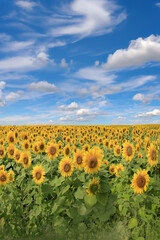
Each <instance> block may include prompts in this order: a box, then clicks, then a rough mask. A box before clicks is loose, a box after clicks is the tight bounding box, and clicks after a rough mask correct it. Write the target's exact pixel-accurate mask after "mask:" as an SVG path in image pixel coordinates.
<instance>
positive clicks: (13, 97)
mask: <svg viewBox="0 0 160 240" xmlns="http://www.w3.org/2000/svg"><path fill="white" fill-rule="evenodd" d="M23 93H24V92H23V91H17V92H10V93H9V94H8V95H6V96H5V99H6V101H10V102H16V101H17V100H18V99H19V98H20V97H21V96H22V94H23Z"/></svg>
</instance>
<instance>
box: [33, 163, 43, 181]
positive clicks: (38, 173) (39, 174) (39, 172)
mask: <svg viewBox="0 0 160 240" xmlns="http://www.w3.org/2000/svg"><path fill="white" fill-rule="evenodd" d="M44 175H45V170H44V169H43V168H42V166H41V165H36V166H35V167H34V168H33V170H32V176H33V180H34V181H35V183H37V184H41V183H42V182H43V181H44V178H45V177H44Z"/></svg>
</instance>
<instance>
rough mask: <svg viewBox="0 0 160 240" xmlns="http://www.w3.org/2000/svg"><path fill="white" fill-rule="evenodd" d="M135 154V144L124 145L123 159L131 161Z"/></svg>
mask: <svg viewBox="0 0 160 240" xmlns="http://www.w3.org/2000/svg"><path fill="white" fill-rule="evenodd" d="M134 153H135V148H134V146H133V144H132V143H130V142H125V143H124V144H123V158H124V159H125V160H126V161H131V160H132V158H133V157H134Z"/></svg>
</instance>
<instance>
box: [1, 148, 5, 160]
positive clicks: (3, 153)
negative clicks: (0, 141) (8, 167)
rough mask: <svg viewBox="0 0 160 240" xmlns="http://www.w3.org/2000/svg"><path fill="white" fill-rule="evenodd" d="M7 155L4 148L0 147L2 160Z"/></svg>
mask: <svg viewBox="0 0 160 240" xmlns="http://www.w3.org/2000/svg"><path fill="white" fill-rule="evenodd" d="M5 155H6V152H5V148H4V146H0V159H3V158H4V157H5Z"/></svg>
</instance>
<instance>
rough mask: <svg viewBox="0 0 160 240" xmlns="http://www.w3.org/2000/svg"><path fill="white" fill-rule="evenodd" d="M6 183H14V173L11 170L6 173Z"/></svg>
mask: <svg viewBox="0 0 160 240" xmlns="http://www.w3.org/2000/svg"><path fill="white" fill-rule="evenodd" d="M8 181H9V182H13V181H14V172H13V171H12V170H11V171H9V173H8Z"/></svg>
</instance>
